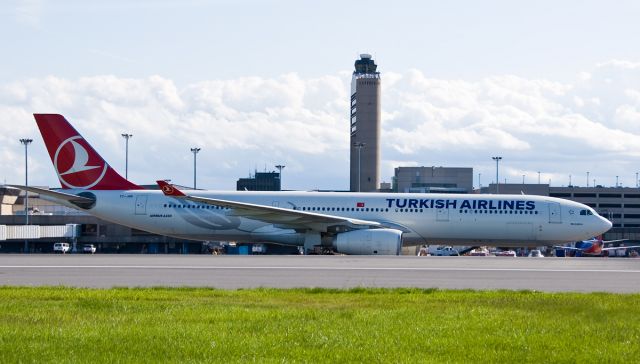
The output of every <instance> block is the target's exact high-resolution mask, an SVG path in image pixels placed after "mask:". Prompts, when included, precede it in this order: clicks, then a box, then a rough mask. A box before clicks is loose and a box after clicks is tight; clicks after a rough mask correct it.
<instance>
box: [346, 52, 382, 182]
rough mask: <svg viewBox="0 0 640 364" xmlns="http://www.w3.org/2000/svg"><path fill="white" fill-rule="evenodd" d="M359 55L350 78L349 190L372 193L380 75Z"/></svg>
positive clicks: (375, 176)
mask: <svg viewBox="0 0 640 364" xmlns="http://www.w3.org/2000/svg"><path fill="white" fill-rule="evenodd" d="M377 68H378V66H377V65H376V64H375V62H374V61H373V59H372V58H371V55H369V54H361V55H360V59H358V60H356V62H355V71H353V76H352V77H351V113H350V120H351V139H350V143H351V158H350V190H351V191H352V192H356V191H357V192H375V191H377V190H378V188H379V183H380V115H381V109H380V72H378V71H377Z"/></svg>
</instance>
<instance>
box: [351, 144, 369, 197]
mask: <svg viewBox="0 0 640 364" xmlns="http://www.w3.org/2000/svg"><path fill="white" fill-rule="evenodd" d="M365 145H367V144H366V143H362V142H355V143H353V146H354V147H356V149H358V192H360V153H361V151H362V148H364V147H365Z"/></svg>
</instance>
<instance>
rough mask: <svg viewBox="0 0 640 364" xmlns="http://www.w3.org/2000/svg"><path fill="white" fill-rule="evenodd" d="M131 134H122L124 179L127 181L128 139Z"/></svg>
mask: <svg viewBox="0 0 640 364" xmlns="http://www.w3.org/2000/svg"><path fill="white" fill-rule="evenodd" d="M132 136H133V134H126V133H122V137H123V138H124V179H126V180H129V138H131V137H132Z"/></svg>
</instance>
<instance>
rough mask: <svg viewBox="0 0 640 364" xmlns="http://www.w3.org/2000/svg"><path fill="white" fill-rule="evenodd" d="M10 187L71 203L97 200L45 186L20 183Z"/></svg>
mask: <svg viewBox="0 0 640 364" xmlns="http://www.w3.org/2000/svg"><path fill="white" fill-rule="evenodd" d="M7 186H8V187H12V188H17V189H20V190H23V191H29V192H33V193H38V194H41V195H44V196H49V197H53V198H56V199H60V200H64V201H67V202H71V203H93V202H95V201H94V200H93V199H91V198H88V197H83V196H78V195H74V194H71V193H64V192H59V191H52V190H49V189H45V188H38V187H31V186H20V185H7Z"/></svg>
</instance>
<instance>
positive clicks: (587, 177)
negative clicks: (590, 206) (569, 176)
mask: <svg viewBox="0 0 640 364" xmlns="http://www.w3.org/2000/svg"><path fill="white" fill-rule="evenodd" d="M587 187H589V172H587Z"/></svg>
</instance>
